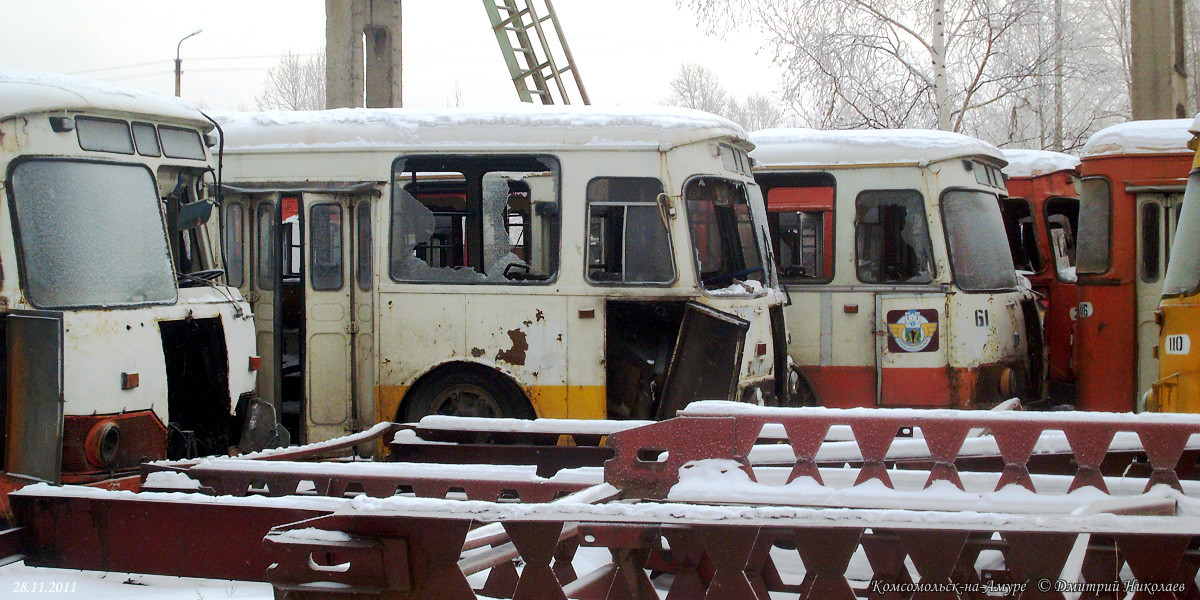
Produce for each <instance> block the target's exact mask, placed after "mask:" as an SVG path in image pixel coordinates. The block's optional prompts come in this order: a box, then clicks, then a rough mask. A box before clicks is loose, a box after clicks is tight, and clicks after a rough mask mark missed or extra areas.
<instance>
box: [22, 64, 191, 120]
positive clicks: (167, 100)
mask: <svg viewBox="0 0 1200 600" xmlns="http://www.w3.org/2000/svg"><path fill="white" fill-rule="evenodd" d="M58 110H83V111H89V112H95V111H97V110H111V111H120V112H129V113H136V114H143V115H160V116H162V117H167V118H174V119H182V120H185V121H190V122H192V123H193V124H196V125H198V126H200V125H201V124H203V125H206V126H205V127H204V129H205V130H208V129H211V128H212V125H211V124H209V123H208V119H206V118H205V117H204V115H202V114H201V113H200V111H198V110H196V109H195V108H193V107H192V106H191V105H190V104H187V103H186V102H184V101H182V100H180V99H178V98H175V97H173V96H165V95H163V94H157V93H154V92H141V91H133V90H127V89H123V88H119V87H115V86H111V85H108V84H106V83H101V82H99V81H93V80H91V79H80V78H78V77H69V76H67V75H59V74H56V73H36V72H28V71H0V119H3V118H7V117H10V116H12V115H15V114H20V113H26V112H39V111H58Z"/></svg>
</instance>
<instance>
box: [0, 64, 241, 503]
mask: <svg viewBox="0 0 1200 600" xmlns="http://www.w3.org/2000/svg"><path fill="white" fill-rule="evenodd" d="M212 129H213V124H212V123H211V122H210V121H209V120H208V119H206V118H205V117H204V115H202V114H201V113H200V112H198V111H196V110H195V109H192V108H189V107H188V106H186V105H184V104H182V103H180V102H178V101H176V100H175V99H174V98H168V97H164V96H158V95H151V94H143V93H137V92H129V91H125V90H119V89H116V88H112V87H110V86H107V85H102V84H99V83H95V82H90V81H85V80H79V79H73V78H68V77H63V76H57V75H45V74H28V73H0V167H2V168H3V173H4V180H3V188H4V199H5V200H6V202H5V203H4V205H3V207H2V208H0V232H3V234H2V235H0V267H2V271H0V272H2V276H0V277H2V278H0V336H2V337H3V343H0V352H2V353H3V359H2V360H0V369H2V370H0V373H2V375H0V376H2V377H3V379H4V385H3V386H0V390H2V391H3V393H4V398H3V399H2V400H0V433H2V434H3V436H4V437H3V438H2V443H0V457H2V459H3V465H4V471H5V472H6V475H5V478H7V483H6V484H4V485H8V486H15V485H19V484H20V482H21V481H27V480H25V479H22V478H21V477H22V476H24V477H32V478H36V479H41V480H47V481H62V482H81V483H86V482H91V481H97V480H102V479H110V478H112V477H114V476H119V475H122V474H127V473H130V472H134V471H135V470H136V468H137V467H138V465H140V464H141V463H142V462H145V461H148V460H155V459H165V458H170V457H186V456H189V455H197V454H207V453H213V452H220V453H224V452H226V451H227V450H228V448H229V447H231V446H234V445H235V444H237V443H238V442H239V441H240V433H241V429H242V423H241V421H239V420H238V419H237V418H236V416H235V415H234V413H235V411H236V409H237V407H238V404H239V401H240V402H241V403H242V404H245V403H247V402H249V401H250V398H249V394H250V393H251V392H252V390H253V386H254V382H255V381H254V380H255V374H254V373H253V372H252V368H253V362H252V359H253V358H254V354H255V352H254V330H253V324H252V322H251V321H250V320H249V315H250V307H249V305H248V304H246V303H245V302H243V301H242V300H241V299H240V297H239V296H238V291H237V290H236V289H230V288H227V287H225V286H222V285H217V284H216V283H214V281H213V280H214V279H216V278H219V276H220V275H221V270H220V266H219V265H220V262H219V258H220V256H219V254H220V252H219V245H218V242H219V240H218V239H215V238H213V237H211V236H210V235H208V234H207V233H206V231H205V229H204V228H203V227H200V226H199V225H200V224H202V223H203V222H204V221H205V220H206V219H207V216H208V214H209V213H210V210H211V208H212V206H213V199H212V198H211V197H208V196H206V195H205V194H204V193H203V190H204V189H205V185H206V184H207V183H212V181H213V177H214V176H215V171H216V168H217V161H216V157H215V156H214V155H213V154H212V153H210V151H209V149H208V147H207V145H206V143H205V140H206V134H208V133H209V132H210V131H212ZM3 479H4V478H0V484H2V483H4V482H3ZM0 495H2V494H0Z"/></svg>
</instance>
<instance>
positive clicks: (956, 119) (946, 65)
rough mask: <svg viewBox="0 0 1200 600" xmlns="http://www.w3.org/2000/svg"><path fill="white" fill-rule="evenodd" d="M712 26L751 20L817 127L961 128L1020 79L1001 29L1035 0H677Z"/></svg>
mask: <svg viewBox="0 0 1200 600" xmlns="http://www.w3.org/2000/svg"><path fill="white" fill-rule="evenodd" d="M680 3H681V4H683V5H686V6H689V7H690V8H692V9H693V10H694V11H695V12H696V14H697V17H698V18H699V20H700V22H701V23H703V24H706V25H707V26H708V27H709V28H710V30H711V31H713V32H717V31H721V30H723V29H724V28H727V27H731V26H741V25H750V26H753V27H756V28H757V29H759V30H761V31H762V32H763V33H764V34H765V35H766V38H767V41H766V46H767V49H768V50H769V51H770V52H772V55H773V58H774V60H775V62H776V63H777V64H779V65H780V66H781V67H783V68H784V89H783V90H782V92H783V96H784V98H785V100H786V101H787V102H788V104H789V105H790V107H791V108H792V109H793V110H795V111H796V112H797V113H798V114H799V115H801V117H802V118H803V119H804V120H805V121H807V122H808V123H809V124H810V125H813V126H817V127H839V128H846V127H941V128H943V129H948V130H953V131H964V130H969V129H970V127H968V124H969V123H970V121H969V116H970V115H971V113H973V112H976V111H979V110H981V109H983V108H985V107H988V106H991V105H994V104H996V103H998V102H1001V101H1002V100H1003V99H1004V98H1006V97H1008V96H1010V95H1012V94H1013V93H1015V92H1016V91H1018V90H1021V89H1022V88H1023V86H1025V85H1027V84H1028V81H1029V79H1030V77H1031V75H1032V73H1033V71H1034V68H1035V67H1036V66H1037V65H1038V64H1040V63H1041V62H1042V61H1044V60H1046V57H1045V56H1039V57H1036V59H1035V60H1034V62H1033V64H1030V63H1029V62H1028V61H1027V60H1026V59H1027V58H1028V57H1022V60H1020V61H1018V60H1015V59H1014V57H1011V56H1006V55H1005V53H1006V52H1007V51H1008V50H1009V48H1008V47H1007V46H1005V45H1004V43H1003V40H1004V38H1005V36H1006V35H1007V34H1008V33H1009V32H1010V31H1012V30H1013V29H1015V28H1019V27H1021V26H1023V25H1024V24H1025V23H1027V22H1028V21H1029V20H1030V19H1032V18H1033V16H1032V15H1033V14H1034V13H1035V11H1034V10H1033V9H1034V8H1035V7H1034V3H1035V0H759V1H754V0H680Z"/></svg>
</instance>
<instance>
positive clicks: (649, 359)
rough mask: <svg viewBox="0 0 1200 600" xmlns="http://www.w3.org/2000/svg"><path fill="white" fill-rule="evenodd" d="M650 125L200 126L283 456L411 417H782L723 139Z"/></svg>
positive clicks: (752, 235)
mask: <svg viewBox="0 0 1200 600" xmlns="http://www.w3.org/2000/svg"><path fill="white" fill-rule="evenodd" d="M651 110H652V111H657V112H650V113H646V112H622V111H618V110H608V111H606V110H600V109H595V108H587V107H584V108H579V109H569V108H559V109H554V108H550V107H538V108H534V107H513V108H511V109H510V108H506V109H505V111H504V112H486V111H478V112H471V111H441V112H438V111H433V112H421V111H410V110H402V109H401V110H391V109H378V110H373V109H359V110H334V111H319V112H308V113H304V112H299V113H259V114H254V113H245V114H228V115H224V116H222V117H219V120H221V121H222V126H223V128H224V130H225V132H226V135H227V137H228V140H229V143H228V145H227V147H226V169H225V182H226V183H225V190H226V193H225V205H224V208H223V210H224V225H225V230H224V231H225V246H226V248H227V252H228V266H229V273H230V275H229V276H230V283H231V284H232V285H237V286H239V287H240V288H241V289H242V290H243V292H244V293H245V294H246V295H247V296H248V297H249V298H251V299H252V301H253V303H254V314H255V319H256V320H257V321H256V325H257V331H258V341H259V345H258V347H259V351H260V352H261V353H262V356H263V365H262V369H261V370H260V372H259V391H260V393H261V394H262V395H263V396H264V397H270V398H272V399H273V401H275V402H277V403H278V405H279V407H280V409H281V411H282V416H283V418H284V419H285V424H286V425H287V426H288V427H289V428H290V429H291V430H292V431H293V432H295V433H296V434H298V435H299V439H303V440H307V441H316V440H322V439H326V438H329V437H332V436H336V435H341V434H344V433H346V432H348V431H352V430H356V429H359V428H362V427H366V426H368V425H370V424H371V423H374V422H375V421H376V420H397V419H398V420H403V421H412V420H415V419H418V418H420V417H421V416H424V415H428V414H448V415H469V416H481V417H522V418H532V417H535V416H537V417H555V418H580V419H597V418H612V419H653V418H662V417H668V416H672V415H674V412H675V411H676V410H677V409H678V408H680V407H682V406H683V405H684V404H686V403H687V402H688V401H690V400H692V399H696V398H718V399H746V400H750V401H755V402H759V401H761V402H764V403H765V402H771V401H777V400H778V399H780V398H783V397H784V396H785V395H786V390H785V389H783V385H784V384H785V381H784V380H783V379H779V380H777V379H776V377H775V373H776V372H779V371H782V367H781V365H780V364H777V363H779V362H780V361H785V360H786V355H785V352H784V351H783V348H784V344H785V335H786V334H785V331H784V329H783V323H782V303H783V296H782V295H781V294H780V293H779V292H777V291H776V289H775V287H774V286H775V279H774V277H775V275H774V269H773V266H772V265H773V262H772V259H771V256H770V255H769V244H768V243H767V227H766V220H765V210H764V208H763V204H762V200H761V196H760V194H759V191H758V186H756V185H755V183H754V180H753V178H752V177H751V173H750V166H749V159H748V157H747V154H746V152H747V150H749V149H750V144H749V143H748V142H747V140H746V135H745V132H744V131H742V130H741V128H739V127H738V126H736V125H734V124H733V123H731V122H729V121H726V120H724V119H720V118H718V117H713V116H711V115H707V114H705V113H700V112H695V111H682V110H670V109H661V108H658V109H651Z"/></svg>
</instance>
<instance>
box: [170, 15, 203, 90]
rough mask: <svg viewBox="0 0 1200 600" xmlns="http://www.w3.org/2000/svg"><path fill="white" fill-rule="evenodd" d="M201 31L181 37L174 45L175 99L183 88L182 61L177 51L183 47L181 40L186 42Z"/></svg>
mask: <svg viewBox="0 0 1200 600" xmlns="http://www.w3.org/2000/svg"><path fill="white" fill-rule="evenodd" d="M202 31H204V30H203V29H197V30H195V31H193V32H191V33H189V34H187V35H185V36H183V39H181V40H179V43H178V44H175V97H176V98H178V97H179V92H180V90H181V89H182V88H183V59H181V58H180V57H179V49H180V48H181V47H183V40H186V39H188V38H190V37H193V36H197V35H200V32H202Z"/></svg>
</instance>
